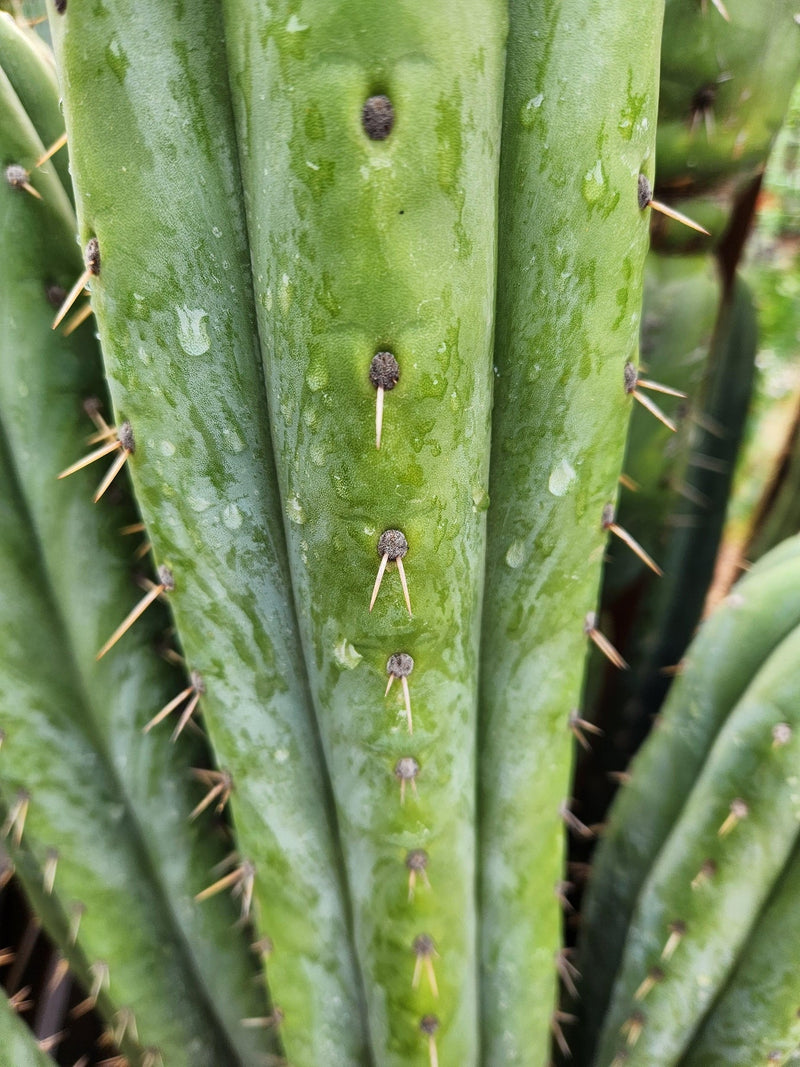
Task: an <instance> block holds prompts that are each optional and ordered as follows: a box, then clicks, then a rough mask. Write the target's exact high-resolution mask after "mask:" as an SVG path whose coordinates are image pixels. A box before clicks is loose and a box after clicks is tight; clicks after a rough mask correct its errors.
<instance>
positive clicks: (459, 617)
mask: <svg viewBox="0 0 800 1067" xmlns="http://www.w3.org/2000/svg"><path fill="white" fill-rule="evenodd" d="M225 19H226V29H227V32H228V51H229V56H230V67H231V77H232V84H233V85H234V87H235V90H236V91H235V93H234V104H235V106H236V112H237V124H238V130H239V143H240V151H241V154H242V163H243V175H244V185H245V194H246V199H247V210H248V224H249V231H250V240H251V255H252V258H253V266H254V275H255V283H256V291H257V296H258V306H259V314H260V318H259V323H260V329H261V338H262V345H263V351H264V365H265V373H266V381H267V387H268V396H269V403H270V414H271V422H272V431H273V438H274V442H275V453H276V457H277V464H278V470H279V479H280V484H281V493H282V498H283V506H284V514H285V516H286V520H287V527H288V538H289V546H290V561H291V566H292V573H293V581H294V587H295V597H296V602H297V605H298V614H299V617H300V624H301V631H302V634H303V641H304V648H305V652H306V661H307V664H308V669H309V674H310V678H311V686H312V691H313V693H314V698H315V704H316V709H317V714H318V718H319V722H320V729H321V733H322V736H323V740H324V743H325V748H326V755H327V758H328V764H329V766H330V769H331V778H332V782H333V787H334V793H335V795H336V800H337V810H338V813H339V818H340V824H341V827H342V840H343V847H344V851H345V857H346V863H347V869H348V874H349V880H350V892H351V895H352V899H353V905H354V917H355V937H356V944H357V946H358V952H359V956H360V959H361V961H362V965H363V968H364V973H365V978H366V984H367V990H368V998H369V1009H370V1030H371V1037H372V1042H373V1050H374V1054H375V1058H376V1060H377V1061H378V1062H380V1063H382V1064H387V1065H389V1064H404V1065H417V1064H419V1065H421V1064H427V1063H428V1062H429V1051H428V1039H427V1037H426V1036H425V1035H424V1034H422V1033H420V1030H419V1022H420V1019H421V1017H422V1016H423V1015H424V1014H426V1013H435V1014H436V1015H437V1016H438V1017H439V1019H440V1022H441V1027H440V1029H439V1031H438V1033H437V1035H436V1041H437V1047H438V1050H439V1058H440V1062H442V1063H445V1064H446V1063H459V1064H464V1065H468V1064H473V1063H475V1062H476V1060H477V1029H478V1027H477V961H476V952H475V941H476V920H475V901H474V880H475V821H474V811H475V805H474V797H475V787H476V768H475V725H476V675H477V666H478V662H477V660H478V656H477V647H478V636H479V635H478V629H479V626H478V620H479V611H480V600H481V586H482V579H483V559H484V528H485V514H484V512H485V508H486V506H487V503H488V500H487V476H488V470H487V468H488V457H489V437H488V433H489V406H490V396H491V347H490V345H491V327H492V310H493V302H494V271H495V224H496V219H495V210H496V208H495V205H496V192H497V190H496V181H497V163H498V152H499V138H500V99H501V79H502V58H503V44H504V40H505V30H506V27H505V16H504V11H503V5H501V4H498V3H495V2H490V3H484V2H480V0H471V2H469V3H467V4H464V3H458V4H456V3H441V4H438V5H434V6H433V7H431V6H428V7H427V8H425V9H424V10H423V9H422V8H420V6H419V5H418V4H417V3H414V2H409V0H407V2H400V3H397V4H393V5H392V7H391V12H390V13H387V11H386V10H384V8H383V7H382V6H373V5H365V4H363V3H357V2H354V0H348V2H345V3H341V4H336V5H331V4H329V3H326V2H322V0H315V2H310V0H308V2H303V3H299V4H293V5H289V4H286V3H279V4H276V5H272V6H271V8H270V11H269V13H267V12H266V10H264V11H259V12H256V11H254V10H253V7H252V6H251V5H249V4H247V3H241V2H234V0H231V2H229V3H226V5H225ZM379 93H382V94H386V95H387V96H388V97H389V98H390V99H391V101H392V104H393V107H394V111H395V116H396V117H395V124H394V128H393V129H392V132H391V134H390V136H389V137H388V138H387V139H386V140H383V141H378V140H370V139H369V138H368V137H367V135H366V133H365V132H364V129H363V128H362V123H361V111H362V106H363V104H364V102H365V101H366V100H367V98H368V97H370V96H371V95H374V94H379ZM381 350H388V351H391V352H393V353H394V355H395V357H396V358H397V361H398V363H399V366H400V380H399V383H398V385H397V386H396V388H395V389H394V390H392V391H391V392H388V393H387V395H386V403H385V418H384V430H383V440H382V444H381V448H380V451H378V450H377V449H376V445H375V404H376V391H375V389H374V388H373V386H372V385H371V384H370V381H369V377H368V371H369V366H370V361H371V359H372V357H373V356H374V355H375V354H376V353H377V352H379V351H381ZM387 529H399V530H401V531H402V532H403V533H404V534H405V536H406V538H407V540H408V544H409V550H408V554H407V556H406V557H405V559H404V565H405V572H406V575H407V579H408V586H409V590H410V598H411V606H412V609H413V618H409V615H408V612H407V610H406V607H405V605H404V603H403V596H402V593H401V589H400V582H399V575H398V573H397V569H396V567H395V566H394V565H393V564H390V566H389V568H388V570H387V572H386V574H385V576H384V579H383V585H382V588H381V590H380V593H379V595H378V599H377V602H376V604H375V608H374V611H373V612H372V614H370V613H369V611H368V605H369V601H370V594H371V591H372V586H373V582H374V580H375V576H376V574H377V570H378V564H379V562H380V560H379V556H378V554H377V542H378V538H379V537H380V535H381V533H382V532H383V531H384V530H387ZM398 651H404V652H407V653H409V654H410V655H411V656H413V658H414V662H415V666H414V671H413V673H412V674H411V676H410V678H409V688H410V693H411V700H412V707H413V716H414V733H413V737H409V734H408V729H407V726H406V723H405V715H404V712H403V707H402V696H401V693H400V686H399V685H398V684H395V687H394V690H393V692H392V693H391V695H390V698H389V699H386V700H385V699H384V689H385V686H386V680H387V676H386V663H387V660H388V658H389V656H390V655H391V654H392V653H394V652H398ZM404 757H412V758H415V759H416V760H417V761H418V763H419V765H420V773H419V779H418V782H417V783H416V784H417V792H416V794H415V792H414V790H413V789H412V788H411V785H410V784H409V785H408V786H407V788H406V796H405V803H404V804H402V805H401V798H400V787H399V784H398V781H397V780H396V779H395V777H394V773H393V772H394V767H395V764H396V763H397V761H398V759H401V758H404ZM414 848H424V849H425V850H427V852H428V854H429V857H430V860H429V865H428V875H429V878H430V885H431V888H430V889H428V888H427V887H426V886H425V885H424V884H421V882H420V881H419V880H418V883H417V889H416V892H415V894H414V899H413V900H410V899H409V892H408V872H407V870H406V868H405V866H404V859H405V856H406V853H407V850H409V849H414ZM419 934H429V935H431V936H432V937H433V939H434V941H435V943H436V947H437V950H438V953H439V958H437V959H435V960H434V968H435V973H436V980H437V983H438V986H439V994H440V995H439V997H438V999H437V998H435V997H434V996H433V995H432V991H431V989H430V987H429V984H428V979H427V977H426V975H425V974H424V973H423V974H422V977H421V980H420V983H419V985H418V987H417V988H416V989H414V988H412V976H413V972H414V966H415V957H414V954H413V952H412V948H411V946H412V942H413V940H414V938H415V937H416V936H417V935H419Z"/></svg>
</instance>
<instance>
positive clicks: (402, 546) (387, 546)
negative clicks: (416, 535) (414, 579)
mask: <svg viewBox="0 0 800 1067" xmlns="http://www.w3.org/2000/svg"><path fill="white" fill-rule="evenodd" d="M406 552H408V541H406V538H405V535H404V534H403V533H402V532H401V531H400V530H384V531H383V533H382V534H381V536H380V537H379V538H378V555H379V556H380V557H381V562H380V565H379V567H378V576H377V578H376V579H375V585H374V586H373V588H372V597H371V598H370V602H369V610H370V611H372V609H373V608H374V607H375V601H376V600H377V599H378V592H379V591H380V588H381V583H382V582H383V575H384V572H385V570H386V566H387V564H388V563H390V562H391V563H396V564H397V570H398V572H399V574H400V584H401V586H402V587H403V597H404V598H405V602H406V608H407V609H408V614H409V615H411V599H410V597H409V595H408V583H407V581H406V572H405V568H404V566H403V557H404V556H405V554H406Z"/></svg>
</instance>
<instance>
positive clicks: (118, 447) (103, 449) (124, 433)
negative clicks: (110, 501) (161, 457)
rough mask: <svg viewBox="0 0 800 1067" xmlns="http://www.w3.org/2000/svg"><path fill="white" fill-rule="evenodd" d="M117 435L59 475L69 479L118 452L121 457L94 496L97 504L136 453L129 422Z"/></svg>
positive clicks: (124, 423) (116, 460)
mask: <svg viewBox="0 0 800 1067" xmlns="http://www.w3.org/2000/svg"><path fill="white" fill-rule="evenodd" d="M115 433H116V436H115V438H114V439H113V440H106V441H105V443H104V444H102V445H101V446H100V447H99V448H96V449H95V450H94V451H93V452H90V453H89V454H88V456H84V457H83V458H82V459H79V460H78V461H77V462H76V463H73V464H72V465H71V466H70V467H67V468H66V470H63V471H61V473H60V474H59V475H58V477H59V478H68V477H69V476H70V475H71V474H75V473H76V472H77V471H80V470H83V469H84V467H88V466H90V465H91V464H92V463H96V462H97V460H99V459H102V458H103V457H104V456H108V455H110V454H111V453H112V452H118V453H119V455H118V456H117V458H116V459H115V460H114V462H113V463H112V464H111V466H110V467H109V469H108V471H107V472H106V474H105V476H104V478H103V480H102V481H101V482H100V485H99V486H98V487H97V491H96V492H95V494H94V502H95V504H96V503H97V502H98V500H100V498H101V497H102V496H103V495H104V493H105V492H106V490H107V489H108V487H109V486H110V485H111V483H112V482H113V481H114V479H115V478H116V476H117V475H118V474H119V472H120V471H121V470H122V468H123V466H124V465H125V464H126V463H127V461H128V457H129V456H132V455H133V453H134V452H135V451H136V444H135V441H134V438H133V430H132V429H131V424H130V423H129V422H123V424H122V425H121V426H120V428H119V431H118V432H116V431H115Z"/></svg>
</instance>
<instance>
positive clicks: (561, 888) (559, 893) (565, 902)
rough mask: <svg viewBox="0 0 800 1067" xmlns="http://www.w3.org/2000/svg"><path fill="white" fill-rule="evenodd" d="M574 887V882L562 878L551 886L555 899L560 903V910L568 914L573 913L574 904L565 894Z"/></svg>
mask: <svg viewBox="0 0 800 1067" xmlns="http://www.w3.org/2000/svg"><path fill="white" fill-rule="evenodd" d="M574 888H575V883H574V882H567V881H565V880H564V879H561V881H558V882H556V884H555V885H554V886H553V893H554V894H555V898H556V900H557V901H558V902H559V904H560V905H561V908H562V910H563V911H564V912H566V913H567V914H569V915H573V914H574V913H575V906H574V905H573V903H572V901H571V900H570V899H569V897H568V896H567V894H568V893H570V892H571V891H572V890H573V889H574Z"/></svg>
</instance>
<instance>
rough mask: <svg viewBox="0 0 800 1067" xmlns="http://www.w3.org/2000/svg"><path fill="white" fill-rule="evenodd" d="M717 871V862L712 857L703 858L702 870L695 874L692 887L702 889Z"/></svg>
mask: <svg viewBox="0 0 800 1067" xmlns="http://www.w3.org/2000/svg"><path fill="white" fill-rule="evenodd" d="M716 873H717V864H716V862H715V861H714V860H712V859H707V860H703V862H702V863H701V864H700V870H699V871H698V872H697V874H696V875H695V876H694V878H693V879H692V881H691V883H690V884H691V886H692V889H700V888H701V887H702V886H704V885H705V884H706V882H708V881H710V879H712V878H713V877H714V875H715V874H716Z"/></svg>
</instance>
